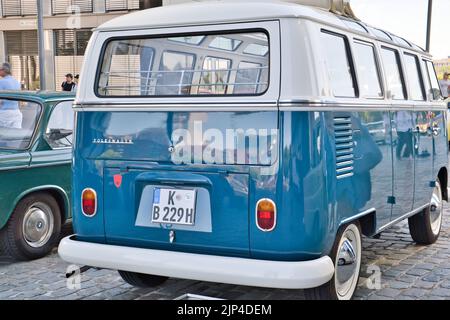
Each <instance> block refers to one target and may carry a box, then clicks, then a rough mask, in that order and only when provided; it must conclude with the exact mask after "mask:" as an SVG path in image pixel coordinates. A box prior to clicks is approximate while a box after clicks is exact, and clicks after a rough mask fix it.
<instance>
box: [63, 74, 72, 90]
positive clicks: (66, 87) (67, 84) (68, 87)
mask: <svg viewBox="0 0 450 320" xmlns="http://www.w3.org/2000/svg"><path fill="white" fill-rule="evenodd" d="M75 86H76V84H75V82H73V75H72V74H71V73H68V74H66V81H64V82H63V83H62V84H61V88H62V91H74V88H75Z"/></svg>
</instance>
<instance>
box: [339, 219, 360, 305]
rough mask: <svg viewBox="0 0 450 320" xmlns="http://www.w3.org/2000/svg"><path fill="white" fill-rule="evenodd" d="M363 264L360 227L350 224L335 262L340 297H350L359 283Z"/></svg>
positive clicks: (340, 244) (343, 236)
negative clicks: (360, 269)
mask: <svg viewBox="0 0 450 320" xmlns="http://www.w3.org/2000/svg"><path fill="white" fill-rule="evenodd" d="M360 265H361V237H360V232H359V229H358V228H357V227H356V226H355V225H350V226H348V227H347V229H346V230H345V232H344V234H343V235H342V238H341V241H340V243H339V248H338V252H337V256H336V262H335V273H336V274H335V287H336V293H337V295H338V297H339V299H350V298H351V296H352V295H353V291H354V290H355V288H356V285H357V284H358V279H359V268H360Z"/></svg>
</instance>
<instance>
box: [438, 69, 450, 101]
mask: <svg viewBox="0 0 450 320" xmlns="http://www.w3.org/2000/svg"><path fill="white" fill-rule="evenodd" d="M449 76H450V73H449V72H444V78H443V79H442V80H440V81H439V86H440V87H441V92H442V96H443V97H444V98H448V96H449V93H450V80H449Z"/></svg>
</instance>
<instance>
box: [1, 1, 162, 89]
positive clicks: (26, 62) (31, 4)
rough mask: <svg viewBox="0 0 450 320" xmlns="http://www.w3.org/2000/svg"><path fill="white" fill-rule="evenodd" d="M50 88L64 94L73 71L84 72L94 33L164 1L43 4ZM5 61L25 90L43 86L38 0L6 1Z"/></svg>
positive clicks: (3, 24) (3, 21)
mask: <svg viewBox="0 0 450 320" xmlns="http://www.w3.org/2000/svg"><path fill="white" fill-rule="evenodd" d="M42 2H43V7H44V48H45V49H44V53H43V54H44V63H45V73H46V77H45V79H46V89H49V90H54V89H56V90H60V89H61V83H62V82H63V81H64V79H65V77H64V76H65V75H66V74H67V73H72V74H74V75H76V74H78V73H79V72H80V69H81V65H82V62H83V56H84V52H85V49H86V46H87V43H88V41H89V38H90V36H91V34H92V31H91V30H92V29H93V28H95V27H97V26H99V25H100V24H102V23H104V22H106V21H108V20H110V19H112V18H115V17H117V16H119V15H123V14H126V13H128V12H130V11H133V10H139V9H140V8H142V7H143V6H145V7H149V6H153V5H154V4H155V3H161V1H153V0H42ZM0 61H8V62H10V63H11V65H12V69H13V75H14V77H16V78H17V79H18V80H19V81H20V82H21V84H22V88H23V89H27V90H35V89H38V88H39V53H38V34H37V6H36V0H0Z"/></svg>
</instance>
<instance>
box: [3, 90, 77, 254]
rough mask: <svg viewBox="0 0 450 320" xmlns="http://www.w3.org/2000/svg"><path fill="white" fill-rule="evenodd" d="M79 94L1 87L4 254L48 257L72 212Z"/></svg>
mask: <svg viewBox="0 0 450 320" xmlns="http://www.w3.org/2000/svg"><path fill="white" fill-rule="evenodd" d="M73 100H74V95H73V94H71V93H62V92H48V91H41V92H29V91H28V92H27V91H17V92H12V91H11V92H7V91H0V255H2V256H9V257H11V258H14V259H17V260H30V259H37V258H40V257H43V256H45V255H46V254H47V253H48V252H50V251H51V250H52V248H53V247H54V246H55V245H56V244H57V241H58V239H59V236H60V232H61V226H62V225H63V224H64V222H65V221H66V220H67V219H69V218H70V217H71V212H70V203H69V201H70V192H71V158H72V133H73V123H74V112H73V110H72V103H73Z"/></svg>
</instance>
